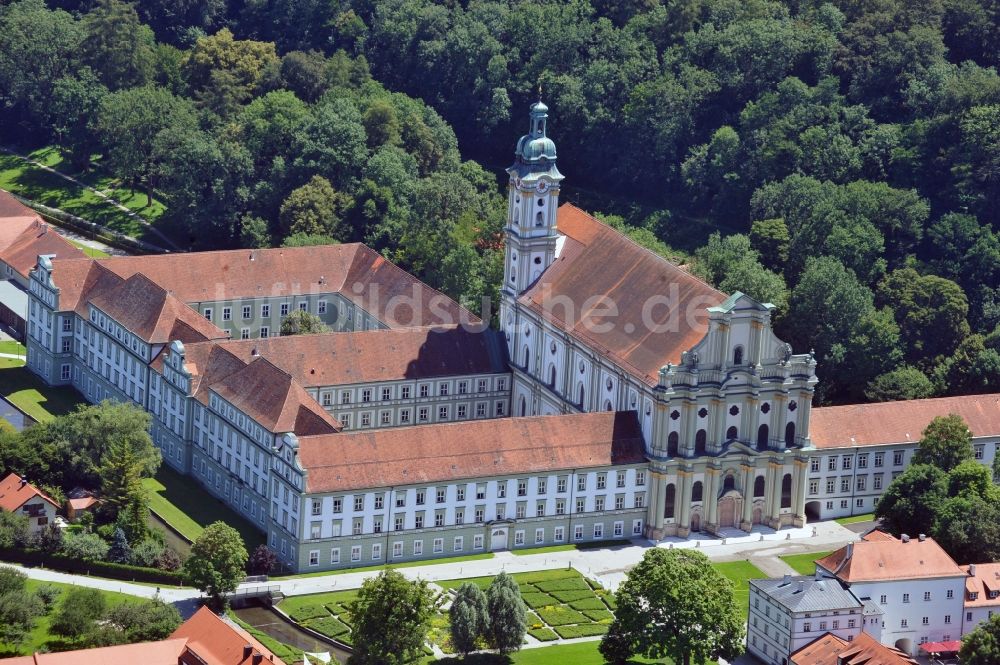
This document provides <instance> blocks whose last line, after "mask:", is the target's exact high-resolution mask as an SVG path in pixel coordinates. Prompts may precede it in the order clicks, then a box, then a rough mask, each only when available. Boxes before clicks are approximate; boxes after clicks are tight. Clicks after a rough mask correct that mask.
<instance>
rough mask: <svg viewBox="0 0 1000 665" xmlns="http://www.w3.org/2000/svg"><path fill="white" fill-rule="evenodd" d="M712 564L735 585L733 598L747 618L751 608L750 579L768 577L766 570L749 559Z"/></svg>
mask: <svg viewBox="0 0 1000 665" xmlns="http://www.w3.org/2000/svg"><path fill="white" fill-rule="evenodd" d="M712 566H713V567H714V568H715V569H716V570H718V571H719V572H720V573H722V574H723V575H725V576H726V577H728V578H729V579H730V580H731V581H732V582H733V584H734V585H735V589H734V590H733V598H734V600H735V601H736V606H737V607H738V608H739V610H740V614H742V615H743V618H744V619H746V617H747V614H748V612H749V609H750V608H749V605H750V584H749V580H752V579H757V578H761V577H767V575H765V574H764V571H762V570H761V569H760V568H758V567H757V566H755V565H753V564H752V563H750V562H749V561H729V562H726V563H714V562H713V563H712Z"/></svg>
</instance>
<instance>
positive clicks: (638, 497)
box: [635, 492, 646, 508]
mask: <svg viewBox="0 0 1000 665" xmlns="http://www.w3.org/2000/svg"><path fill="white" fill-rule="evenodd" d="M644 505H646V495H645V494H643V493H642V492H636V494H635V507H636V508H642V507H643V506H644Z"/></svg>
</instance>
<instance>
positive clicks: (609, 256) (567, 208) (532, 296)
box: [519, 203, 726, 385]
mask: <svg viewBox="0 0 1000 665" xmlns="http://www.w3.org/2000/svg"><path fill="white" fill-rule="evenodd" d="M558 228H559V232H560V233H562V234H563V235H565V236H566V239H565V240H564V241H563V247H562V249H561V251H560V254H559V258H557V259H556V260H555V262H553V264H552V265H551V266H550V267H549V268H548V269H547V270H546V271H545V272H543V273H542V276H541V277H540V278H539V279H538V281H537V282H535V283H534V284H533V285H532V286H531V288H529V289H528V290H527V291H525V292H524V294H522V295H521V297H520V299H519V300H520V302H521V303H523V304H524V305H526V306H527V307H529V308H531V309H532V310H534V311H535V312H537V313H539V314H540V315H541V316H543V317H544V318H545V319H547V320H549V321H551V322H552V323H553V324H554V325H556V326H558V327H559V328H561V329H563V330H565V331H567V332H568V333H569V334H571V335H573V336H574V337H577V338H579V339H580V340H582V341H583V342H584V343H586V344H588V345H589V346H591V347H592V348H594V349H597V350H598V351H601V352H603V353H605V354H607V355H608V356H610V357H611V360H612V361H613V362H615V363H616V364H617V365H619V366H621V367H622V368H623V369H625V370H627V371H628V372H630V373H631V374H633V375H634V376H636V377H637V378H639V379H642V380H643V381H645V382H646V383H647V384H649V385H655V384H656V382H657V376H658V373H659V369H660V368H661V367H662V366H663V365H666V364H667V363H668V362H672V363H675V364H677V363H679V362H680V359H681V353H683V352H684V351H687V350H689V349H691V348H692V347H693V346H694V345H695V344H697V343H698V342H699V341H701V339H702V338H703V337H704V336H705V333H706V332H707V331H708V326H707V321H708V312H707V311H706V310H707V309H708V308H709V307H714V306H717V305H720V304H721V303H723V302H724V301H725V300H726V294H724V293H722V292H720V291H718V290H716V289H714V288H712V287H711V286H709V285H708V284H706V283H705V282H703V281H701V280H699V279H698V278H696V277H694V276H692V275H691V274H689V273H688V272H686V271H685V270H682V269H680V268H678V267H677V266H675V265H674V264H672V263H670V262H669V261H667V260H665V259H663V258H662V257H660V256H658V255H656V254H654V253H653V252H650V251H649V250H647V249H645V248H643V247H640V246H639V245H637V244H636V243H635V242H633V241H632V240H630V239H629V238H627V237H626V236H624V235H622V234H621V233H619V232H618V231H616V230H615V229H613V228H611V227H609V226H607V225H606V224H604V223H603V222H600V221H599V220H597V219H595V218H594V217H592V216H590V215H588V214H587V213H585V212H584V211H582V210H580V209H579V208H577V207H575V206H573V205H571V204H568V203H567V204H564V205H562V206H560V207H559V211H558ZM654 295H657V296H662V297H665V298H666V299H668V300H667V303H665V304H656V306H655V307H652V308H651V309H649V311H648V312H647V311H646V308H647V307H648V304H649V299H650V298H651V297H652V296H654ZM599 298H600V299H602V300H601V301H600V302H599V301H598V299H599ZM567 301H568V302H571V303H572V305H573V306H572V308H567V307H566V306H564V303H566V302H567ZM595 303H596V304H595ZM606 303H613V304H614V306H615V307H616V308H617V312H618V313H617V316H613V317H612V316H598V314H600V313H601V311H602V310H603V308H605V307H606ZM585 306H586V308H585ZM569 309H572V310H573V311H568V310H569ZM603 311H606V310H603ZM650 316H653V317H654V319H655V321H654V322H655V323H656V324H658V325H664V324H665V325H667V326H668V327H670V330H669V331H667V332H653V331H651V330H649V326H646V325H644V324H643V323H642V322H643V321H645V320H646V319H649V318H650ZM595 324H605V325H606V324H613V325H611V326H610V328H611V329H610V330H608V331H606V332H595V331H594V330H593V328H594V327H595Z"/></svg>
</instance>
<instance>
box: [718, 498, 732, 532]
mask: <svg viewBox="0 0 1000 665" xmlns="http://www.w3.org/2000/svg"><path fill="white" fill-rule="evenodd" d="M719 526H720V527H731V526H736V500H735V499H734V498H733V497H731V496H727V497H724V498H722V499H719Z"/></svg>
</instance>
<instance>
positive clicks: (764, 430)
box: [757, 424, 768, 450]
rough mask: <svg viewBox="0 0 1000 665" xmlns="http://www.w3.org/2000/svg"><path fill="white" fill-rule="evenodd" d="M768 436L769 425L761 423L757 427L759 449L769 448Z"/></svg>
mask: <svg viewBox="0 0 1000 665" xmlns="http://www.w3.org/2000/svg"><path fill="white" fill-rule="evenodd" d="M767 437H768V427H767V425H766V424H765V425H761V426H760V427H758V428H757V450H767Z"/></svg>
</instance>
